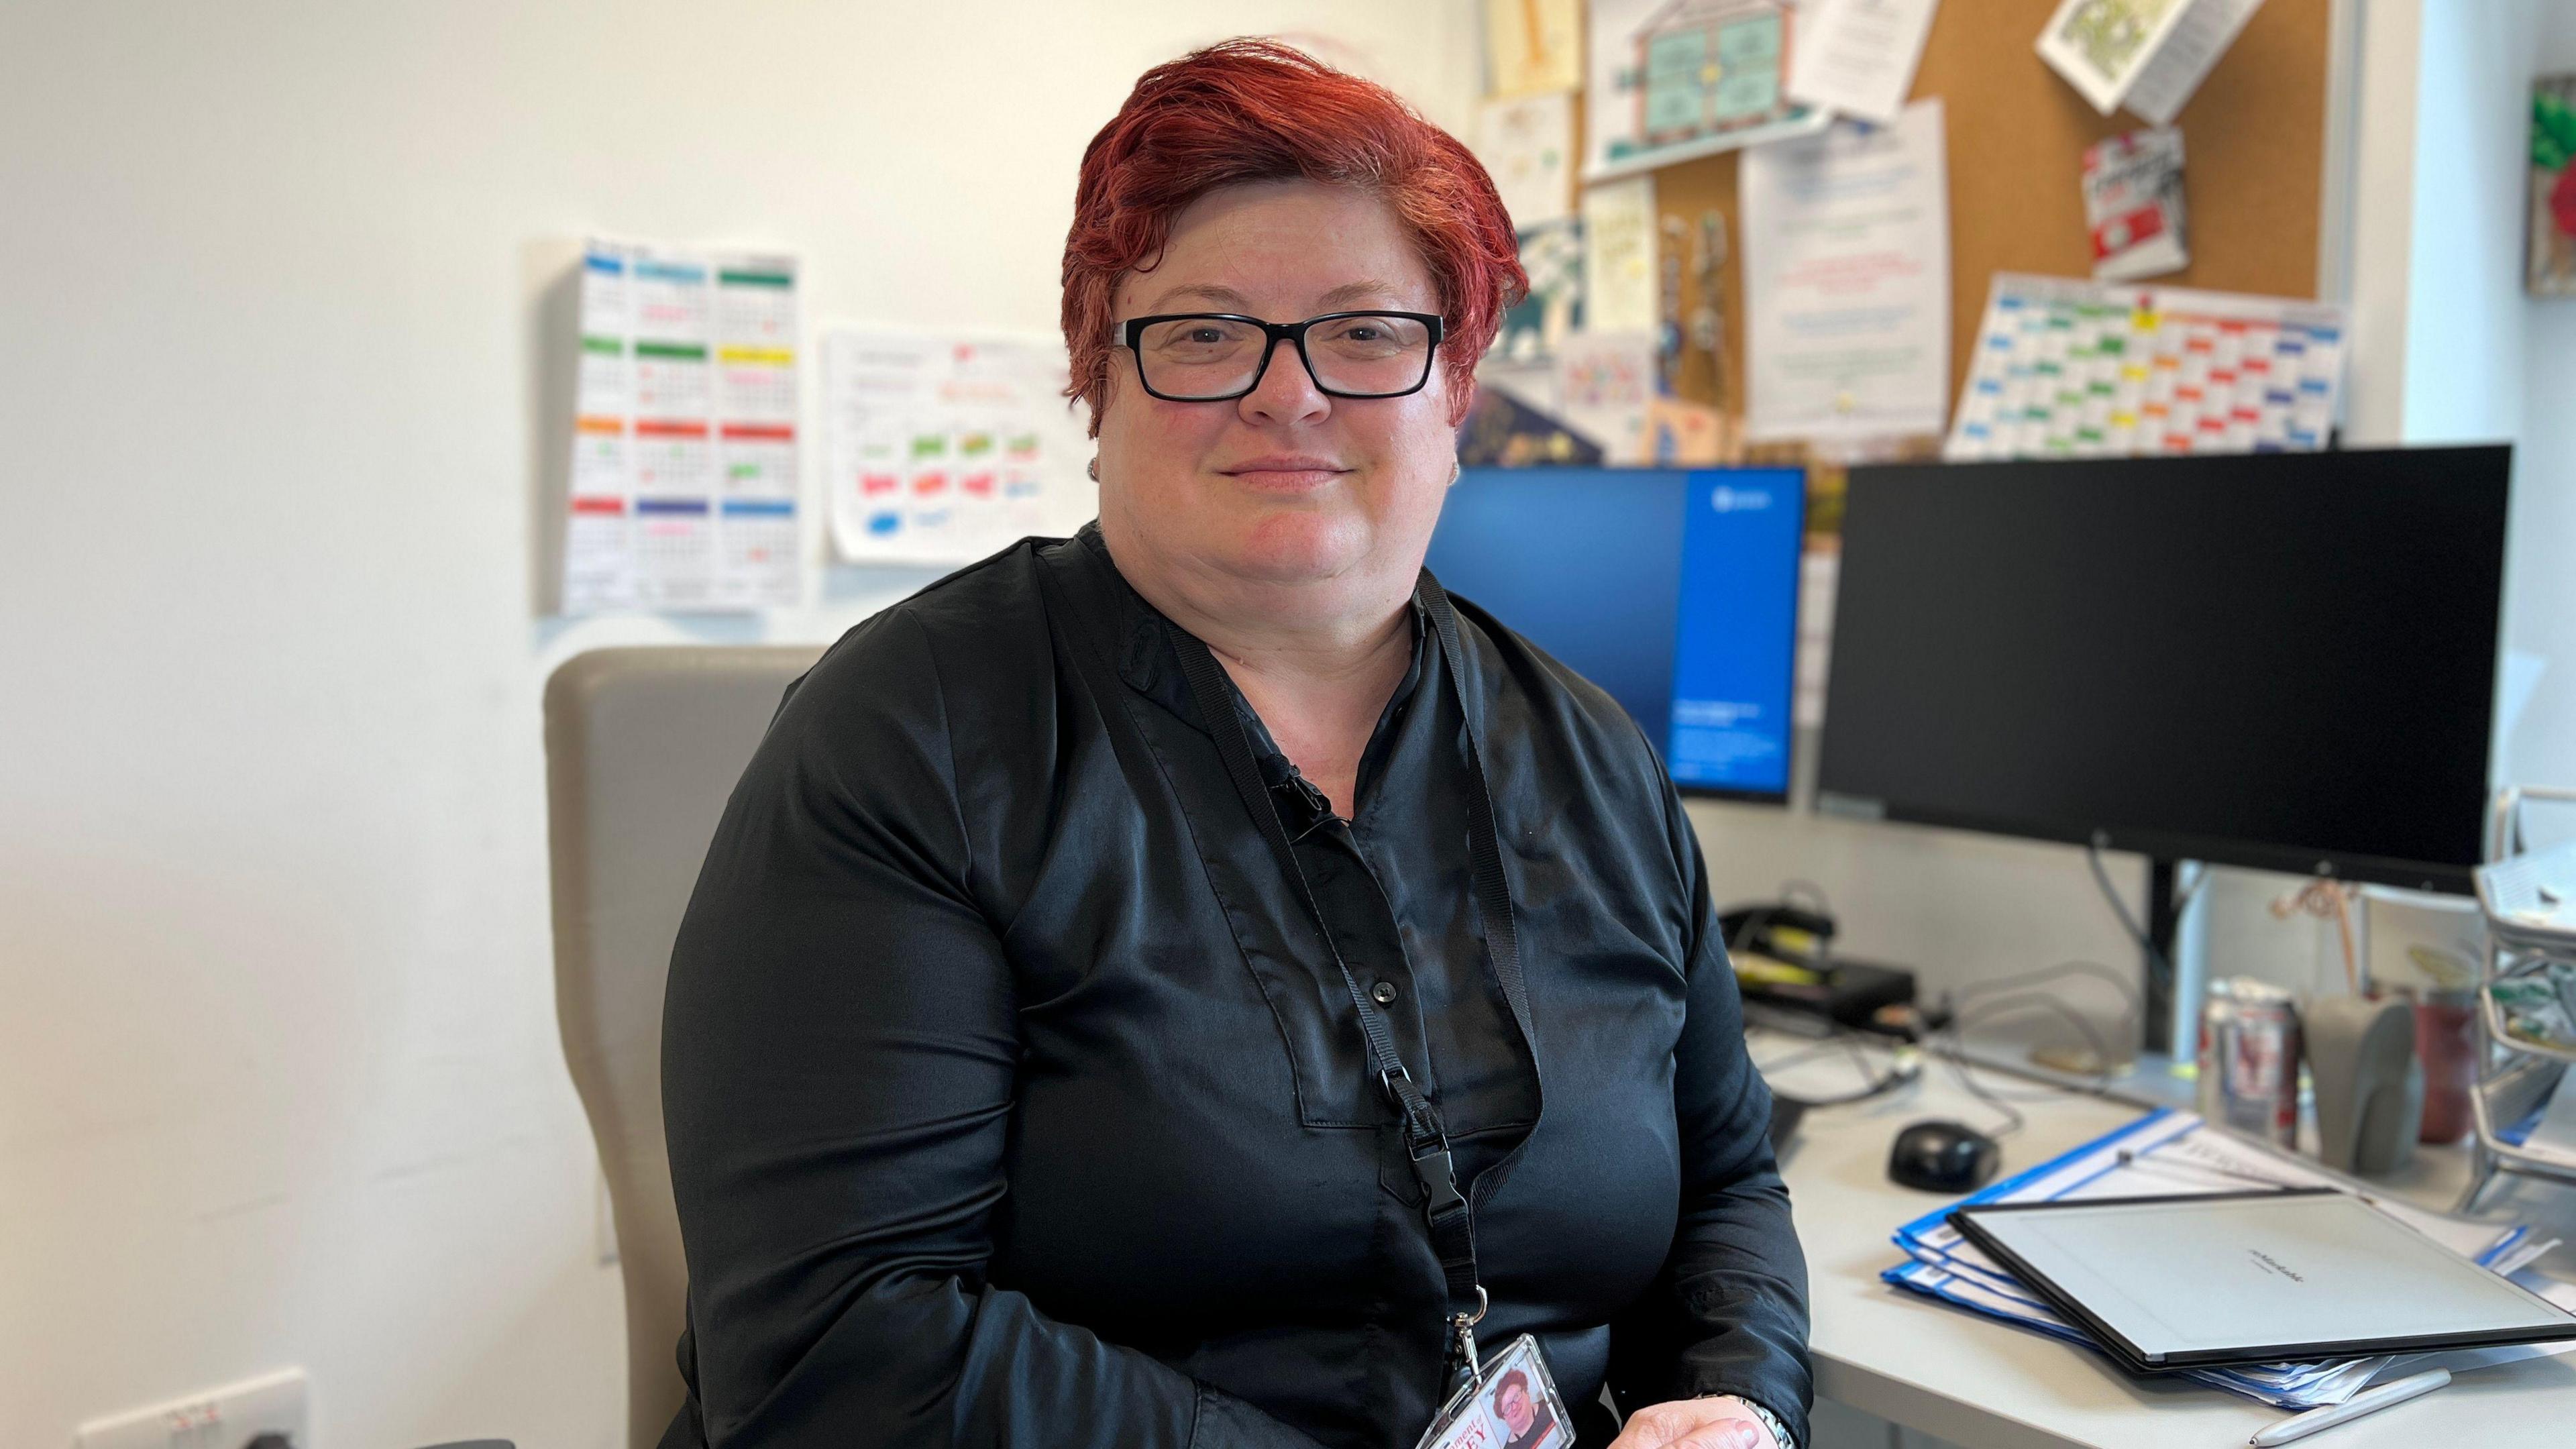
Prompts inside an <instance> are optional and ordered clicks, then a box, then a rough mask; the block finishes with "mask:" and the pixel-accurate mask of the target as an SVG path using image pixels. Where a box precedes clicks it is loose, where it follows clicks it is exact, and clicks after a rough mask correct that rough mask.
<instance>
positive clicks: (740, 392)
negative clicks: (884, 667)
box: [563, 241, 801, 614]
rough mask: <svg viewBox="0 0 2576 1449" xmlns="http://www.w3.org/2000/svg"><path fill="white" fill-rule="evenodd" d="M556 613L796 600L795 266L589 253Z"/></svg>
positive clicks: (787, 261) (748, 258)
mask: <svg viewBox="0 0 2576 1449" xmlns="http://www.w3.org/2000/svg"><path fill="white" fill-rule="evenodd" d="M577 397H578V400H577V403H576V406H575V413H576V416H575V418H574V420H573V440H572V486H571V508H572V517H571V519H570V520H569V523H568V526H567V528H566V530H565V534H564V540H565V542H564V584H563V610H564V612H565V613H567V614H589V613H597V612H601V611H603V610H611V609H629V608H635V609H667V610H675V611H701V610H708V611H713V610H738V609H756V608H763V607H767V606H770V605H779V604H793V603H795V602H796V601H797V594H798V578H797V560H798V558H799V557H800V554H801V550H800V548H799V547H798V538H797V527H796V492H797V473H796V262H795V259H794V258H792V257H785V256H775V255H756V254H750V253H715V252H697V251H684V250H680V249H676V248H670V247H659V246H645V245H637V244H629V243H620V242H609V241H592V242H590V243H588V244H587V245H586V246H585V248H584V249H583V256H582V271H581V377H580V384H579V390H578V394H577Z"/></svg>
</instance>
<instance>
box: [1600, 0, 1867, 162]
mask: <svg viewBox="0 0 2576 1449" xmlns="http://www.w3.org/2000/svg"><path fill="white" fill-rule="evenodd" d="M1798 14H1799V9H1798V5H1797V4H1796V3H1795V0H1592V3H1591V5H1590V6H1589V7H1588V10H1587V15H1588V18H1589V25H1590V29H1591V43H1590V58H1589V60H1588V62H1587V70H1588V74H1587V79H1586V82H1585V86H1584V134H1585V136H1586V138H1587V140H1586V143H1585V149H1586V152H1587V154H1586V156H1585V158H1584V165H1583V179H1584V180H1585V181H1587V182H1593V181H1606V180H1609V179H1610V178H1611V177H1614V176H1633V175H1635V174H1637V173H1638V172H1641V171H1648V170H1652V169H1653V168H1655V167H1657V166H1669V165H1671V164H1672V163H1673V162H1676V161H1687V160H1689V159H1691V158H1692V157H1694V156H1709V155H1714V154H1716V153H1717V152H1720V151H1731V150H1734V149H1735V148H1736V147H1739V146H1758V145H1761V144H1762V143H1764V142H1766V141H1777V140H1779V139H1781V138H1783V137H1786V136H1802V135H1805V134H1807V133H1809V132H1812V131H1821V130H1823V129H1824V128H1825V125H1826V123H1827V122H1829V121H1831V120H1832V119H1833V113H1832V112H1830V111H1826V110H1823V109H1821V108H1819V107H1815V106H1806V105H1800V104H1799V103H1798V102H1796V101H1794V100H1792V99H1791V98H1790V96H1789V93H1788V66H1789V61H1790V57H1791V56H1792V55H1793V54H1795V52H1796V48H1797V41H1796V36H1795V34H1794V32H1795V31H1796V29H1797V25H1798Z"/></svg>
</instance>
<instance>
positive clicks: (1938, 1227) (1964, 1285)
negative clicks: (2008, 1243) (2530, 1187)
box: [1880, 1111, 2545, 1409]
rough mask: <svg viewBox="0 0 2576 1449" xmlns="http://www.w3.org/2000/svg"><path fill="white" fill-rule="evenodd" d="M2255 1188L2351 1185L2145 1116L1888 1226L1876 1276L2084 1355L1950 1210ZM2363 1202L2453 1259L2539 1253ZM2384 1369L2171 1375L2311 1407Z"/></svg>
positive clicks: (2519, 1239) (2502, 1236) (2503, 1263)
mask: <svg viewBox="0 0 2576 1449" xmlns="http://www.w3.org/2000/svg"><path fill="white" fill-rule="evenodd" d="M2266 1184H2270V1185H2275V1186H2280V1187H2349V1186H2350V1185H2349V1184H2348V1183H2345V1182H2343V1181H2341V1180H2339V1179H2337V1178H2335V1177H2333V1176H2331V1175H2329V1174H2328V1173H2326V1172H2325V1171H2323V1170H2322V1169H2320V1168H2318V1167H2317V1166H2316V1165H2315V1164H2313V1163H2307V1162H2303V1161H2302V1160H2300V1159H2298V1158H2296V1157H2292V1156H2290V1155H2289V1154H2287V1153H2282V1152H2276V1151H2273V1150H2271V1149H2269V1148H2266V1147H2265V1146H2263V1145H2262V1144H2260V1143H2257V1142H2252V1141H2249V1140H2247V1139H2245V1138H2242V1137H2237V1136H2234V1135H2233V1134H2230V1133H2227V1132H2223V1131H2220V1130H2218V1129H2216V1128H2212V1127H2209V1126H2207V1125H2206V1124H2204V1123H2203V1122H2202V1121H2201V1119H2200V1118H2199V1117H2198V1116H2196V1115H2194V1114H2192V1113H2189V1112H2176V1111H2157V1112H2151V1113H2149V1114H2148V1115H2146V1116H2144V1117H2142V1118H2140V1119H2138V1120H2137V1121H2135V1122H2132V1123H2130V1124H2129V1125H2127V1126H2125V1127H2122V1128H2120V1129H2119V1130H2117V1131H2115V1132H2112V1133H2109V1134H2108V1135H2106V1136H2103V1137H2101V1138H2099V1139H2097V1140H2095V1141H2092V1142H2088V1143H2086V1144H2084V1145H2083V1146H2081V1147H2078V1148H2076V1149H2075V1150H2074V1151H2072V1152H2068V1153H2066V1154H2064V1155H2063V1156H2060V1157H2057V1158H2055V1159H2053V1160H2051V1161H2048V1162H2044V1163H2041V1164H2040V1165H2039V1166H2037V1167H2034V1168H2032V1169H2030V1170H2029V1171H2028V1172H2024V1173H2022V1174H2020V1175H2019V1176H2016V1177H2010V1178H2006V1179H2004V1180H2003V1181H2001V1182H1998V1183H1996V1184H1994V1185H1993V1186H1991V1187H1989V1188H1987V1189H1985V1190H1984V1191H1983V1192H1979V1193H1977V1194H1975V1195H1974V1196H1971V1197H1968V1198H1965V1199H1962V1200H1961V1201H1960V1202H1957V1203H1953V1204H1951V1205H1950V1206H1949V1207H1946V1208H1942V1209H1941V1210H1939V1211H1938V1212H1933V1213H1927V1214H1925V1215H1924V1216H1922V1217H1919V1218H1916V1219H1915V1220H1914V1221H1912V1222H1910V1223H1907V1224H1906V1225H1905V1226H1903V1227H1901V1228H1898V1229H1897V1230H1896V1245H1897V1246H1898V1247H1900V1248H1902V1249H1904V1250H1905V1255H1906V1257H1905V1261H1904V1262H1902V1263H1899V1264H1897V1265H1896V1266H1895V1267H1893V1268H1890V1269H1888V1270H1887V1271H1886V1272H1885V1273H1884V1274H1882V1275H1880V1276H1882V1277H1884V1278H1885V1279H1886V1280H1887V1281H1888V1282H1890V1283H1893V1284H1895V1285H1896V1286H1897V1287H1899V1288H1903V1289H1905V1290H1907V1291H1909V1292H1914V1293H1920V1294H1923V1295H1925V1296H1926V1297H1931V1298H1937V1299H1940V1300H1941V1301H1943V1302H1945V1303H1949V1304H1953V1305H1955V1306H1957V1307H1960V1308H1965V1309H1969V1310H1971V1311H1972V1312H1977V1313H1982V1314H1985V1315H1987V1316H1988V1317H1990V1318H2000V1319H2002V1320H2004V1321H2005V1322H2007V1323H2013V1324H2018V1325H2019V1326H2021V1327H2023V1328H2027V1329H2030V1330H2032V1331H2034V1332H2038V1333H2045V1334H2048V1335H2049V1336H2051V1337H2054V1338H2062V1339H2064V1340H2066V1341H2067V1342H2069V1343H2076V1344H2082V1345H2084V1346H2085V1347H2087V1348H2095V1347H2098V1345H2097V1344H2095V1342H2094V1340H2093V1337H2092V1335H2091V1334H2089V1333H2087V1332H2086V1331H2085V1330H2084V1329H2083V1328H2082V1327H2080V1326H2078V1325H2076V1324H2073V1323H2069V1322H2068V1321H2066V1320H2065V1319H2064V1318H2061V1317H2059V1316H2058V1315H2057V1313H2056V1312H2055V1311H2054V1310H2053V1309H2051V1308H2050V1307H2049V1306H2048V1304H2047V1303H2046V1302H2045V1301H2044V1300H2042V1299H2041V1298H2040V1296H2039V1295H2038V1294H2037V1293H2035V1292H2033V1291H2031V1289H2030V1288H2029V1287H2027V1286H2026V1285H2024V1284H2023V1283H2021V1282H2020V1281H2019V1280H2018V1279H2016V1278H2014V1277H2013V1275H2012V1274H2011V1273H2009V1272H2007V1271H2005V1270H2004V1269H2003V1268H2002V1267H2001V1266H1999V1265H1997V1264H1996V1263H1995V1262H1994V1260H1993V1259H1991V1258H1989V1257H1987V1256H1986V1255H1985V1254H1984V1253H1983V1252H1981V1251H1979V1250H1978V1248H1977V1247H1976V1245H1975V1244H1973V1243H1970V1242H1968V1241H1967V1240H1966V1239H1964V1238H1963V1237H1961V1236H1960V1234H1959V1230H1958V1229H1956V1228H1953V1227H1951V1226H1950V1224H1949V1215H1950V1213H1951V1212H1953V1211H1954V1210H1956V1209H1957V1208H1959V1207H1962V1206H1966V1205H1968V1204H1971V1203H2005V1202H2063V1201H2075V1200H2081V1199H2085V1198H2106V1197H2165V1196H2175V1197H2180V1196H2187V1195H2193V1194H2205V1193H2215V1192H2243V1191H2246V1190H2247V1189H2248V1188H2251V1187H2259V1186H2262V1185H2266ZM2371 1202H2372V1205H2373V1206H2375V1207H2377V1208H2379V1209H2380V1210H2381V1211H2382V1212H2386V1213H2388V1214H2390V1215H2392V1216H2394V1217H2396V1218H2397V1219H2398V1220H2399V1221H2401V1222H2404V1223H2405V1224H2406V1225H2407V1226H2409V1227H2412V1228H2414V1229H2415V1230H2416V1231H2418V1232H2421V1233H2423V1234H2425V1235H2426V1236H2428V1237H2430V1238H2432V1239H2434V1240H2435V1241H2437V1242H2439V1243H2442V1244H2443V1245H2445V1246H2447V1247H2449V1248H2450V1249H2452V1250H2453V1251H2454V1252H2457V1253H2459V1254H2460V1255H2461V1256H2463V1257H2466V1258H2470V1259H2473V1260H2475V1261H2476V1262H2478V1263H2481V1264H2483V1265H2485V1266H2487V1267H2489V1268H2492V1269H2494V1270H2495V1271H2497V1272H2500V1273H2511V1272H2513V1271H2515V1270H2516V1269H2518V1268H2520V1267H2521V1266H2523V1264H2525V1263H2527V1262H2528V1261H2529V1260H2530V1257H2531V1256H2536V1255H2537V1253H2538V1252H2539V1251H2541V1250H2542V1249H2543V1248H2544V1246H2545V1245H2541V1244H2532V1243H2529V1242H2528V1239H2529V1238H2530V1229H2529V1228H2528V1227H2527V1226H2524V1225H2518V1224H2517V1225H2499V1224H2496V1223H2480V1222H2470V1221H2468V1220H2465V1219H2461V1218H2452V1217H2445V1216H2443V1215H2441V1214H2439V1213H2432V1212H2426V1211H2424V1210H2422V1209H2419V1208H2415V1207H2411V1206H2409V1205H2406V1204H2403V1203H2394V1202H2389V1201H2386V1200H2383V1199H2377V1198H2373V1199H2371ZM2526 1250H2528V1251H2526ZM2535 1351H2537V1350H2535ZM2393 1362H2395V1360H2394V1359H2393V1358H2392V1357H2390V1356H2389V1355H2385V1354H2383V1355H2379V1356H2376V1357H2371V1358H2351V1359H2324V1360H2318V1361H2315V1362H2310V1363H2267V1364H2239V1365H2235V1366H2232V1367H2227V1368H2195V1369H2185V1370H2182V1371H2181V1372H2183V1373H2184V1374H2186V1375H2188V1376H2189V1377H2191V1378H2194V1379H2198V1380H2199V1381H2201V1382H2202V1383H2205V1384H2209V1385H2211V1386H2213V1387H2216V1388H2222V1389H2226V1390H2228V1391H2229V1392H2231V1393H2238V1394H2244V1395H2246V1396H2247V1397H2249V1398H2255V1399H2260V1400H2262V1401H2263V1402H2265V1403H2267V1404H2277V1405H2279V1406H2281V1407H2283V1408H2289V1409H2310V1408H2316V1407H2319V1406H2321V1405H2325V1404H2339V1403H2342V1402H2343V1401H2344V1400H2346V1399H2348V1398H2351V1397H2352V1396H2353V1395H2354V1394H2356V1393H2359V1392H2360V1391H2361V1390H2362V1389H2363V1388H2364V1387H2366V1386H2367V1385H2368V1384H2369V1383H2370V1381H2371V1380H2372V1379H2373V1378H2375V1377H2377V1376H2379V1375H2380V1374H2381V1373H2382V1372H2383V1371H2385V1370H2387V1369H2388V1368H2389V1367H2390V1365H2391V1364H2392V1363H2393Z"/></svg>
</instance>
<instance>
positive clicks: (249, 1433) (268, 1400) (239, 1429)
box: [72, 1368, 313, 1449]
mask: <svg viewBox="0 0 2576 1449" xmlns="http://www.w3.org/2000/svg"><path fill="white" fill-rule="evenodd" d="M309 1389H310V1386H309V1385H308V1384H306V1383H305V1381H304V1370H302V1369H300V1368H295V1369H282V1370H280V1371H278V1372H276V1373H273V1374H265V1375H262V1376H261V1377H259V1378H255V1379H244V1380H243V1381H241V1382H240V1383H237V1384H226V1385H225V1386H223V1387H222V1388H219V1389H208V1390H206V1391H205V1392H204V1393H201V1394H190V1395H188V1396H187V1397H185V1398H181V1399H173V1400H171V1401H170V1402H168V1403H166V1404H155V1405H153V1406H152V1407H151V1408H148V1409H135V1410H133V1411H131V1412H129V1413H123V1414H114V1415H110V1416H109V1417H107V1418H104V1419H92V1420H90V1421H89V1422H88V1423H86V1424H83V1425H81V1426H80V1428H79V1430H78V1431H76V1432H75V1433H74V1434H73V1435H72V1449H242V1446H244V1445H246V1444H248V1443H249V1442H250V1441H251V1440H252V1439H253V1438H255V1437H257V1436H259V1435H261V1434H283V1435H285V1436H286V1439H287V1442H288V1443H290V1444H292V1445H294V1446H295V1449H313V1440H312V1437H311V1434H310V1431H309V1429H308V1426H307V1425H308V1419H309V1415H310V1409H309V1405H308V1403H307V1399H308V1394H309Z"/></svg>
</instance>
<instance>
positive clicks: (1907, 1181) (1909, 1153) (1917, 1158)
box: [1887, 1119, 2003, 1193]
mask: <svg viewBox="0 0 2576 1449" xmlns="http://www.w3.org/2000/svg"><path fill="white" fill-rule="evenodd" d="M2002 1161H2003V1153H2002V1151H2001V1150H2000V1149H1998V1148H1997V1147H1996V1146H1995V1139H1993V1138H1991V1137H1989V1136H1987V1135H1986V1134H1984V1133H1983V1132H1980V1131H1978V1130H1977V1129H1976V1128H1974V1127H1970V1126H1967V1125H1965V1124H1964V1123H1959V1122H1948V1121H1942V1120H1939V1119H1935V1120H1933V1121H1930V1122H1917V1123H1915V1124H1913V1125H1912V1126H1910V1127H1907V1128H1906V1129H1905V1130H1904V1131H1902V1132H1899V1133H1897V1134H1896V1145H1895V1146H1894V1147H1892V1148H1890V1149H1889V1150H1888V1154H1887V1175H1888V1177H1890V1178H1891V1179H1893V1180H1894V1181H1896V1182H1897V1183H1898V1184H1900V1185H1902V1186H1905V1187H1912V1188H1920V1189H1922V1190H1923V1191H1925V1192H1952V1193H1956V1192H1975V1191H1976V1190H1977V1189H1978V1188H1981V1187H1983V1186H1985V1185H1986V1182H1987V1180H1988V1179H1990V1178H1992V1177H1993V1176H1994V1175H1995V1168H1996V1167H1997V1166H1998V1165H1999V1164H2000V1163H2001V1162H2002Z"/></svg>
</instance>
